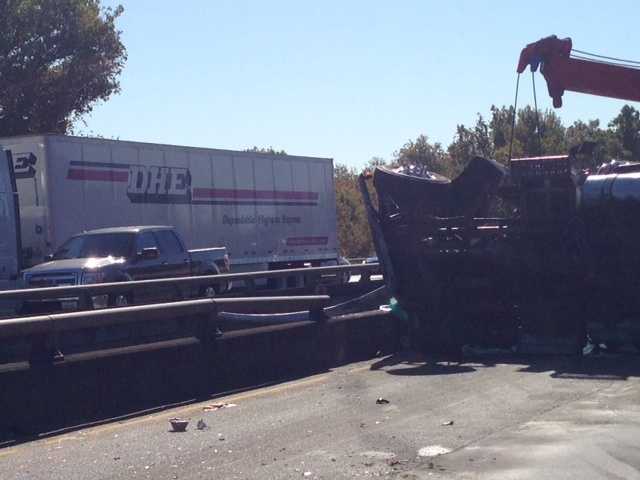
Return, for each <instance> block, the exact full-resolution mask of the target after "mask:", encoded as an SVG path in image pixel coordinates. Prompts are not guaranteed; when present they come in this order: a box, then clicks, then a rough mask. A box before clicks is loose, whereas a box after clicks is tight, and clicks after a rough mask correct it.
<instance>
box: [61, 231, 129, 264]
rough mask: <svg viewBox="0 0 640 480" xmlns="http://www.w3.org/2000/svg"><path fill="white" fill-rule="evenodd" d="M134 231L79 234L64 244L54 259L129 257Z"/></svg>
mask: <svg viewBox="0 0 640 480" xmlns="http://www.w3.org/2000/svg"><path fill="white" fill-rule="evenodd" d="M133 239H134V235H133V234H132V233H100V234H92V235H78V236H77V237H72V238H70V239H69V240H67V242H66V243H65V244H64V245H62V246H61V247H60V248H59V249H58V250H57V251H56V253H54V255H53V259H54V260H66V259H70V258H89V257H108V256H112V257H128V256H129V255H130V254H131V249H132V248H131V247H132V245H133Z"/></svg>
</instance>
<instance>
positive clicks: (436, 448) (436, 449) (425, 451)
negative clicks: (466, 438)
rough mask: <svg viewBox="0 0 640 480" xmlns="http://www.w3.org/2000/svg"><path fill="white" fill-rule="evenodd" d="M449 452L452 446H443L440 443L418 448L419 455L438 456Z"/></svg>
mask: <svg viewBox="0 0 640 480" xmlns="http://www.w3.org/2000/svg"><path fill="white" fill-rule="evenodd" d="M449 452H451V449H450V448H445V447H441V446H440V445H429V446H428V447H422V448H421V449H420V450H418V456H420V457H437V456H438V455H444V454H446V453H449Z"/></svg>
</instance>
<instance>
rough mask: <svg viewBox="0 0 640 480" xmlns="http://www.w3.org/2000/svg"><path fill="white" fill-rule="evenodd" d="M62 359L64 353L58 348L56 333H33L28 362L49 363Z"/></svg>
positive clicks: (34, 363) (33, 363)
mask: <svg viewBox="0 0 640 480" xmlns="http://www.w3.org/2000/svg"><path fill="white" fill-rule="evenodd" d="M62 360H64V355H63V354H62V352H61V351H60V349H59V348H58V341H57V334H56V333H51V334H41V335H34V336H33V337H32V338H31V351H30V353H29V363H30V364H31V365H32V366H33V365H51V364H53V363H55V362H60V361H62Z"/></svg>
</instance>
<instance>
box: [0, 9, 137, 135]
mask: <svg viewBox="0 0 640 480" xmlns="http://www.w3.org/2000/svg"><path fill="white" fill-rule="evenodd" d="M122 12H123V8H122V6H118V7H117V8H104V7H102V5H101V4H100V0H1V1H0V135H20V134H29V133H67V132H69V131H70V130H71V129H72V125H73V122H74V121H75V120H77V119H78V118H80V117H81V116H82V115H85V114H87V113H89V112H91V110H92V108H93V106H94V105H95V103H96V102H97V101H100V100H103V101H104V100H106V99H108V98H109V97H110V96H111V95H113V94H114V93H117V92H118V91H119V89H120V84H119V81H118V76H119V74H120V73H121V71H122V69H123V67H124V64H125V61H126V58H127V55H126V50H125V47H124V45H123V44H122V42H121V39H120V33H121V32H120V31H119V30H117V28H116V25H115V21H116V19H117V18H118V17H119V16H120V15H121V14H122Z"/></svg>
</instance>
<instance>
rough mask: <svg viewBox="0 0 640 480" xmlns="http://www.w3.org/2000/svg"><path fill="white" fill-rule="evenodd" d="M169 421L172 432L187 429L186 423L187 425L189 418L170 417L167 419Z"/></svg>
mask: <svg viewBox="0 0 640 480" xmlns="http://www.w3.org/2000/svg"><path fill="white" fill-rule="evenodd" d="M169 423H171V428H172V429H173V431H174V432H184V431H185V430H186V429H187V425H189V420H182V419H181V418H171V419H169Z"/></svg>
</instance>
